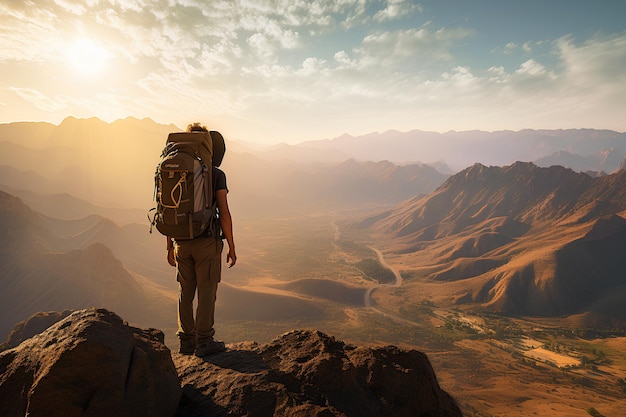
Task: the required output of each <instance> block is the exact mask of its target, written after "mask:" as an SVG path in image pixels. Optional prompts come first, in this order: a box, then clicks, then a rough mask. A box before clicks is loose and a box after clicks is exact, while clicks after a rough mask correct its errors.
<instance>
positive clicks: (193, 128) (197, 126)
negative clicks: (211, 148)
mask: <svg viewBox="0 0 626 417" xmlns="http://www.w3.org/2000/svg"><path fill="white" fill-rule="evenodd" d="M208 131H209V129H207V128H206V126H202V124H201V123H197V122H196V123H191V124H189V125H187V132H208Z"/></svg>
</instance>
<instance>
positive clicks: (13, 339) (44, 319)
mask: <svg viewBox="0 0 626 417" xmlns="http://www.w3.org/2000/svg"><path fill="white" fill-rule="evenodd" d="M70 313H72V311H71V310H64V311H47V312H44V311H40V312H38V313H35V314H33V315H32V316H31V317H30V318H29V319H28V320H24V321H21V322H19V323H17V324H16V325H15V327H14V328H13V330H12V331H11V333H9V337H8V339H7V341H6V342H4V343H2V344H0V352H1V351H3V350H7V349H11V348H14V347H16V346H18V345H19V344H20V343H22V342H23V341H24V340H26V339H29V338H31V337H33V336H35V335H36V334H39V333H41V332H43V331H44V330H46V329H47V328H48V327H50V326H52V325H53V324H54V323H56V322H58V321H60V320H63V319H64V318H66V317H67V316H69V315H70Z"/></svg>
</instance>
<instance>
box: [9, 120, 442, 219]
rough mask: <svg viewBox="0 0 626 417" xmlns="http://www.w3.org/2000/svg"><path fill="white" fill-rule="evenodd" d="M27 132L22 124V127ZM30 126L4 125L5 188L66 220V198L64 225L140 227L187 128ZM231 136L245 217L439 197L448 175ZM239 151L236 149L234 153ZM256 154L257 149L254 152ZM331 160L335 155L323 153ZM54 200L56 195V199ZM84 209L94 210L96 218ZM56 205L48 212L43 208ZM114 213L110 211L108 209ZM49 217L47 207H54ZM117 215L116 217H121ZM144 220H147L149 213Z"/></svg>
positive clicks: (145, 123) (233, 171)
mask: <svg viewBox="0 0 626 417" xmlns="http://www.w3.org/2000/svg"><path fill="white" fill-rule="evenodd" d="M19 126H22V125H21V124H20V125H19ZM45 127H46V129H45V130H44V131H42V130H41V129H35V128H34V127H32V126H31V127H29V129H26V130H25V131H26V132H33V133H32V135H33V136H28V134H24V133H21V134H19V135H18V134H16V133H15V132H16V130H18V129H17V128H16V127H15V126H13V124H6V125H0V151H2V152H0V186H2V188H3V189H5V190H6V191H9V192H11V193H12V194H15V195H17V194H19V195H20V196H21V197H22V198H25V199H28V201H29V203H32V204H33V205H34V206H37V208H38V209H42V211H43V212H45V213H46V214H48V215H51V216H56V217H61V216H60V215H59V214H61V213H60V212H61V210H62V209H61V208H59V207H61V206H62V204H63V203H62V201H56V202H55V201H54V200H55V199H57V200H62V199H63V197H61V196H64V195H66V194H70V195H71V196H74V197H76V198H77V200H75V201H71V200H72V199H71V198H70V197H67V198H65V200H66V202H67V203H68V204H70V206H69V207H70V209H68V210H67V213H66V214H65V217H64V218H68V216H69V215H70V213H75V215H76V217H74V218H77V217H82V216H84V215H87V214H93V213H99V214H102V215H104V216H105V217H110V218H112V219H114V220H115V221H118V222H129V221H131V222H142V221H143V219H145V214H141V213H138V211H137V210H130V209H137V208H144V210H146V211H147V210H148V208H150V207H152V206H153V205H154V203H153V202H152V197H153V195H152V190H153V186H154V172H155V167H156V165H157V163H158V160H159V156H160V153H161V150H162V148H163V146H164V144H165V139H166V138H167V134H168V133H169V132H171V131H177V130H179V129H178V128H177V127H175V126H173V125H169V126H165V125H159V124H156V123H155V122H153V121H151V120H149V119H144V120H137V119H133V118H128V119H124V120H118V121H116V122H113V123H110V124H108V123H105V122H103V121H101V120H99V119H75V118H72V117H68V118H67V119H65V120H64V121H63V122H62V123H61V124H60V125H59V126H53V125H46V126H45ZM224 133H225V135H226V143H227V148H228V149H229V150H228V152H227V154H226V158H225V161H224V170H225V171H226V173H227V176H228V185H229V189H230V190H232V191H233V192H232V193H231V199H232V200H233V202H234V204H233V207H235V209H236V208H237V206H239V207H240V212H241V213H242V215H248V214H250V215H260V214H264V213H275V212H277V211H282V210H294V209H296V210H302V209H304V208H308V207H315V208H321V209H325V208H327V207H329V206H338V207H346V206H351V207H354V206H360V205H361V204H363V203H366V204H368V203H375V204H381V203H383V204H393V203H396V202H399V201H402V200H404V199H406V198H408V197H410V196H412V195H415V194H420V193H428V192H431V191H432V190H434V189H435V188H436V187H437V186H438V185H439V184H441V182H443V181H444V180H445V179H446V178H447V175H444V174H441V173H439V172H437V171H436V170H435V169H432V168H430V167H428V166H424V165H423V164H411V165H408V166H396V165H394V164H391V163H389V162H365V163H361V162H355V161H347V162H346V160H347V159H348V158H344V157H339V158H335V159H330V158H326V159H321V162H316V163H310V164H302V163H295V162H290V161H282V160H279V159H280V158H279V152H278V151H276V152H273V151H271V150H266V151H263V152H261V151H259V150H253V152H254V154H251V153H243V152H242V151H237V149H245V148H246V145H245V144H241V143H238V142H233V141H231V140H230V138H229V137H228V134H227V132H224ZM231 144H232V146H231ZM248 148H250V147H249V146H248ZM320 152H321V153H324V154H328V152H327V151H320ZM50 194H53V195H56V196H57V197H54V198H53V197H52V196H50ZM84 201H88V202H89V203H88V204H91V205H92V206H93V207H91V209H93V210H94V211H92V212H91V213H87V212H86V210H88V209H90V207H88V206H87V204H85V203H84ZM47 205H50V211H44V210H43V209H44V207H46V206H47ZM106 207H110V209H108V208H106ZM46 210H47V209H46ZM116 210H117V211H116ZM144 213H145V212H144Z"/></svg>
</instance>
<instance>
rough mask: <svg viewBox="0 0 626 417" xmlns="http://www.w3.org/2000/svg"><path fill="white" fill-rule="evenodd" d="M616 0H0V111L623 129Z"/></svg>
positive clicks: (250, 127)
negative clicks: (519, 0)
mask: <svg viewBox="0 0 626 417" xmlns="http://www.w3.org/2000/svg"><path fill="white" fill-rule="evenodd" d="M625 15H626V3H625V2H623V1H620V0H614V1H609V0H606V1H601V2H589V1H567V0H555V1H549V2H544V1H534V0H533V1H523V2H513V1H487V0H485V1H430V0H425V1H419V2H418V1H403V0H389V1H379V0H342V1H324V0H320V1H281V0H256V1H239V0H238V1H207V2H205V1H194V0H181V1H174V0H172V1H153V0H139V1H125V0H88V1H76V0H45V1H24V2H16V1H7V0H1V1H0V38H1V39H2V42H1V43H0V122H12V121H25V120H28V121H49V122H53V123H60V122H61V120H63V119H64V118H65V117H66V116H68V115H73V116H76V117H99V118H100V119H103V120H105V121H108V122H111V121H114V120H116V119H119V118H125V117H126V116H135V117H137V118H140V119H141V118H144V117H149V118H151V119H153V120H155V121H157V122H160V123H164V124H169V123H174V124H176V125H178V126H185V125H186V124H187V123H188V122H189V121H190V120H193V121H195V120H202V121H204V122H205V123H208V124H210V125H211V126H212V127H213V128H217V129H219V130H221V131H224V132H225V134H227V135H228V136H229V137H230V138H232V139H237V140H243V141H248V142H257V143H276V142H282V141H284V142H290V143H294V142H299V141H302V140H310V139H325V138H332V137H336V136H339V135H341V134H344V133H349V134H353V135H359V134H364V133H369V132H372V131H380V132H383V131H386V130H388V129H396V130H401V131H406V130H411V129H422V130H433V131H437V132H446V131H449V130H457V131H460V130H472V129H481V130H488V131H493V130H502V129H510V130H519V129H524V128H534V129H541V128H547V129H559V128H598V129H612V130H618V131H624V130H626V122H625V121H624V120H625V119H624V117H623V114H624V112H625V110H626V107H625V106H626V102H625V101H624V100H623V97H624V95H625V94H626V82H625V75H624V71H623V68H624V67H626V32H625V29H626V27H625V23H624V18H623V17H624V16H625Z"/></svg>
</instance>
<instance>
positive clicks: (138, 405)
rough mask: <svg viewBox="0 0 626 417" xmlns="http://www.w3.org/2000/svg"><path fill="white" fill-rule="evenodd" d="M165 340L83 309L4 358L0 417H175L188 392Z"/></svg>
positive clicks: (0, 366)
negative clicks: (183, 385) (178, 375)
mask: <svg viewBox="0 0 626 417" xmlns="http://www.w3.org/2000/svg"><path fill="white" fill-rule="evenodd" d="M163 339H164V337H163V333H162V332H160V331H159V330H154V329H150V330H141V329H137V328H134V327H130V326H129V325H128V324H127V323H126V322H124V321H123V320H122V319H121V318H120V317H119V316H117V315H115V314H114V313H111V312H109V311H107V310H103V309H93V308H91V309H87V310H80V311H76V312H74V313H72V314H71V315H69V316H68V317H66V318H65V319H63V320H61V321H59V322H57V323H56V324H54V325H53V326H51V327H49V328H48V329H47V330H45V331H44V332H43V333H40V334H38V335H36V336H34V337H32V338H30V339H28V340H26V341H24V342H22V343H21V344H20V345H19V346H18V347H16V348H13V349H9V350H6V351H4V352H2V353H0V398H1V399H2V401H0V415H1V416H3V417H13V416H15V417H22V416H25V415H28V416H29V417H39V416H42V417H55V416H59V417H61V416H62V417H73V416H103V417H104V416H119V417H125V416H128V417H131V416H150V417H152V416H154V417H160V416H163V417H165V416H168V417H171V416H172V415H174V414H175V411H176V407H177V406H178V402H179V398H180V394H181V390H180V384H179V382H178V377H177V374H176V369H175V367H174V364H173V362H172V358H171V356H170V351H169V349H167V347H165V345H164V344H163Z"/></svg>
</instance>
